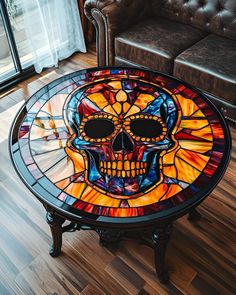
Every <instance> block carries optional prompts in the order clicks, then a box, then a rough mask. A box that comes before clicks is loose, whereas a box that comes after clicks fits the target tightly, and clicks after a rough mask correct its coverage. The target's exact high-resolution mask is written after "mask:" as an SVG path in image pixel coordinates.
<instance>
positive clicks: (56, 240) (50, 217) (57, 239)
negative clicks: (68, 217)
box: [46, 212, 65, 257]
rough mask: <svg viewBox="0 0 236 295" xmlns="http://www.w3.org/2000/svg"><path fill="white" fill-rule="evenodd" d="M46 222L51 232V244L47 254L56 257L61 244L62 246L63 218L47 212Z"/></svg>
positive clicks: (59, 251)
mask: <svg viewBox="0 0 236 295" xmlns="http://www.w3.org/2000/svg"><path fill="white" fill-rule="evenodd" d="M46 220H47V223H48V224H49V226H50V229H51V233H52V246H51V248H50V250H49V254H50V255H51V256H52V257H56V256H58V255H60V253H61V246H62V233H63V229H62V224H63V223H64V222H65V219H64V218H61V217H60V216H58V215H56V214H54V213H51V212H47V214H46Z"/></svg>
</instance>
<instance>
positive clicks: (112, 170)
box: [100, 161, 147, 178]
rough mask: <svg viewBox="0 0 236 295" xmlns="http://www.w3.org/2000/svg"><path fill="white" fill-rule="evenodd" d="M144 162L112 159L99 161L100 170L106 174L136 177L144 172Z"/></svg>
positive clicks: (145, 165)
mask: <svg viewBox="0 0 236 295" xmlns="http://www.w3.org/2000/svg"><path fill="white" fill-rule="evenodd" d="M146 168H147V163H146V162H135V161H113V162H109V161H108V162H105V161H101V162H100V171H101V172H102V173H104V174H107V175H108V176H118V177H121V178H126V177H136V176H138V175H142V174H145V173H146Z"/></svg>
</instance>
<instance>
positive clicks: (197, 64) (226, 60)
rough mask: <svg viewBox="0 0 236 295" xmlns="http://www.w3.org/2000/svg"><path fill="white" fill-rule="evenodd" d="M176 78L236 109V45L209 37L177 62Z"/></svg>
mask: <svg viewBox="0 0 236 295" xmlns="http://www.w3.org/2000/svg"><path fill="white" fill-rule="evenodd" d="M174 76H176V77H178V78H180V79H182V80H184V81H186V82H188V83H190V84H192V85H193V86H196V87H198V88H200V89H202V90H204V91H206V92H209V93H211V94H213V95H215V96H217V97H220V98H221V97H223V98H224V99H225V100H226V101H227V102H229V103H231V104H233V105H236V41H234V40H230V39H226V38H223V37H220V36H217V35H213V34H211V35H208V36H207V37H205V38H204V39H202V40H201V41H199V42H198V43H196V44H195V45H193V46H192V47H190V48H189V49H187V50H186V51H184V52H183V53H181V54H180V55H179V56H178V57H177V58H176V59H175V64H174Z"/></svg>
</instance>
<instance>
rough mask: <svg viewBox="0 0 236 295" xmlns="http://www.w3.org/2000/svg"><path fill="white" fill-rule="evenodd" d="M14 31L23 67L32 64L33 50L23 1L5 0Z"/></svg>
mask: <svg viewBox="0 0 236 295" xmlns="http://www.w3.org/2000/svg"><path fill="white" fill-rule="evenodd" d="M5 3H6V7H7V11H8V15H9V18H10V22H11V26H12V31H13V34H14V37H15V42H16V46H17V50H18V54H19V58H20V61H21V66H22V68H23V69H24V68H27V67H28V66H30V65H32V50H31V47H30V43H29V41H28V39H27V36H26V30H25V21H24V17H23V10H22V3H21V1H19V0H5Z"/></svg>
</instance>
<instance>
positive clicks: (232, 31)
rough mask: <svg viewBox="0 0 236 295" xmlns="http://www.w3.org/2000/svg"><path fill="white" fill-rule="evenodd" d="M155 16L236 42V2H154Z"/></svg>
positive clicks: (182, 0)
mask: <svg viewBox="0 0 236 295" xmlns="http://www.w3.org/2000/svg"><path fill="white" fill-rule="evenodd" d="M152 5H153V6H152V9H153V11H155V15H159V16H163V17H166V18H169V19H172V20H176V21H178V22H182V23H185V24H189V25H192V26H194V27H196V28H199V29H201V30H204V31H207V32H209V33H214V34H217V35H220V36H225V37H228V38H231V39H233V40H236V0H152Z"/></svg>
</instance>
